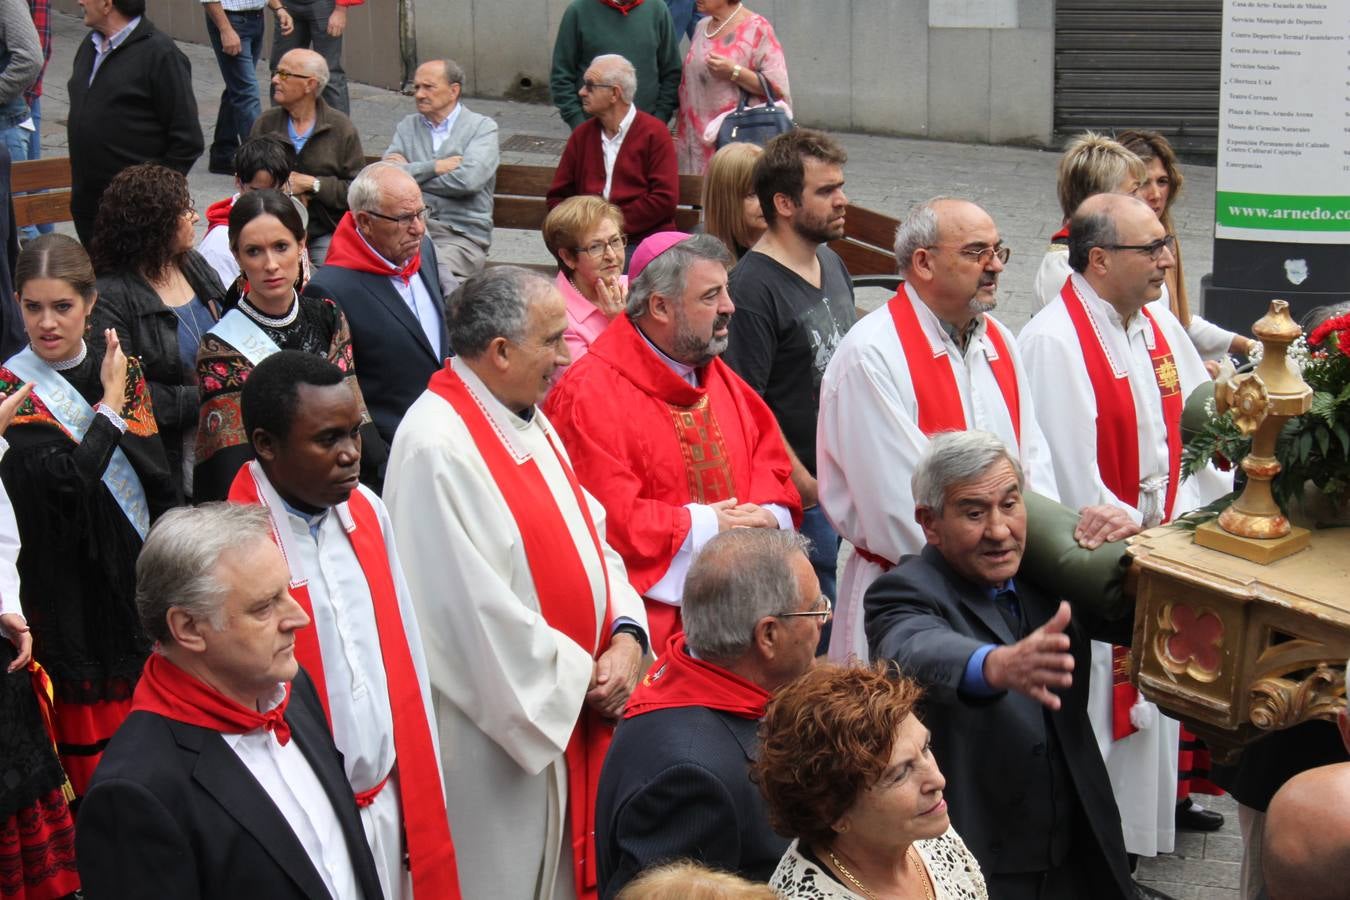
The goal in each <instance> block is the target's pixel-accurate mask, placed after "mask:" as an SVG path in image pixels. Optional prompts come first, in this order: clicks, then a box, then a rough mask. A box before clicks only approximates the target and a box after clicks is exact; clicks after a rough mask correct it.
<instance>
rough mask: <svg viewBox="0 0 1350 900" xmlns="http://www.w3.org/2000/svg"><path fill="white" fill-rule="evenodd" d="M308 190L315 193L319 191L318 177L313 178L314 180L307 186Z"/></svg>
mask: <svg viewBox="0 0 1350 900" xmlns="http://www.w3.org/2000/svg"><path fill="white" fill-rule="evenodd" d="M309 192H310V193H311V194H317V193H318V192H319V179H317V178H315V179H314V182H313V183H312V184H311V185H310V186H309Z"/></svg>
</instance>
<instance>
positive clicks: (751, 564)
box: [681, 528, 810, 663]
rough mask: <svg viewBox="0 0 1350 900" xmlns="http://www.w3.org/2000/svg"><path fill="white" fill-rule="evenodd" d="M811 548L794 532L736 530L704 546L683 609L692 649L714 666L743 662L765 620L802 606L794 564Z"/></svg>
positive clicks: (692, 571) (686, 587)
mask: <svg viewBox="0 0 1350 900" xmlns="http://www.w3.org/2000/svg"><path fill="white" fill-rule="evenodd" d="M809 546H810V544H809V542H808V541H807V540H806V539H805V538H803V537H801V536H800V535H798V534H797V533H796V532H793V531H779V530H777V529H769V528H733V529H732V530H730V531H724V532H722V533H721V534H719V535H717V536H716V537H714V538H713V539H712V540H711V541H709V542H708V543H707V544H705V545H704V547H703V549H702V550H701V551H700V552H699V554H698V556H696V557H694V562H693V565H691V566H690V567H689V575H688V576H687V577H686V578H685V581H684V601H683V605H682V607H681V612H682V618H683V620H684V635H685V640H686V641H687V642H688V646H689V649H690V650H692V651H693V652H694V654H695V655H697V656H698V658H699V659H704V660H707V661H709V662H713V663H730V662H733V661H735V660H737V659H739V658H740V657H741V656H742V655H743V654H744V653H745V652H746V651H747V650H749V649H750V645H751V643H752V642H753V640H754V636H755V623H756V622H758V621H759V620H760V619H763V618H764V617H765V616H774V615H778V614H779V613H785V612H795V611H796V610H797V608H798V607H799V606H800V605H801V598H800V596H799V592H798V588H797V576H796V575H795V574H793V571H792V560H793V558H795V557H796V556H797V554H799V553H806V552H807V548H808V547H809Z"/></svg>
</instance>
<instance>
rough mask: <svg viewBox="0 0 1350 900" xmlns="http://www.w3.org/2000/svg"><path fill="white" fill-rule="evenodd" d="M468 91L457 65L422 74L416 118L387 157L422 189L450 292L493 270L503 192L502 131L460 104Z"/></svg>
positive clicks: (407, 120) (417, 80)
mask: <svg viewBox="0 0 1350 900" xmlns="http://www.w3.org/2000/svg"><path fill="white" fill-rule="evenodd" d="M463 90H464V69H463V68H462V67H461V66H460V65H459V63H457V62H455V61H454V60H452V59H433V60H432V61H431V62H426V63H423V64H422V65H420V66H418V67H417V71H416V72H415V73H414V74H413V100H414V101H415V102H416V104H417V112H415V113H413V114H411V115H408V116H405V117H404V118H403V121H401V122H399V123H398V127H397V128H395V129H394V139H393V141H392V142H391V143H390V144H389V149H388V150H386V151H384V158H385V159H386V160H387V161H389V162H392V163H398V164H399V165H401V166H403V168H404V171H406V172H407V173H408V174H409V175H411V176H412V177H413V178H414V179H415V180H416V181H417V183H418V185H420V186H421V188H422V199H423V201H424V202H425V203H426V205H427V215H428V220H427V234H429V235H430V236H431V240H432V242H433V243H434V244H435V245H436V259H437V263H438V264H439V266H440V273H441V286H442V287H444V288H445V289H446V291H447V292H449V291H450V290H453V288H454V285H457V284H458V283H459V282H460V281H461V280H462V279H465V278H468V277H469V276H470V275H473V274H475V273H477V272H480V271H482V269H483V265H484V264H485V263H486V262H487V254H488V250H489V248H490V247H491V246H492V191H493V190H494V189H495V188H496V186H497V162H498V159H499V150H498V146H497V123H496V121H495V120H493V119H492V118H491V117H490V116H484V115H481V114H479V113H476V112H474V111H472V110H471V109H469V108H468V107H467V106H465V105H464V104H462V103H460V102H459V98H460V93H461V92H462V91H463ZM447 296H448V293H447Z"/></svg>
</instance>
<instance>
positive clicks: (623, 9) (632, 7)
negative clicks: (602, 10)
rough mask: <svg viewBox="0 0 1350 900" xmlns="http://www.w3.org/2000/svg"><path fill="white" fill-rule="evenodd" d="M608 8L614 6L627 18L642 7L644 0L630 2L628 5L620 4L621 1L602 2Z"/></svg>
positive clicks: (603, 0)
mask: <svg viewBox="0 0 1350 900" xmlns="http://www.w3.org/2000/svg"><path fill="white" fill-rule="evenodd" d="M600 2H601V3H603V4H605V5H606V6H612V7H613V8H614V9H617V10H618V11H619V12H621V13H623V14H624V15H625V16H626V15H628V14H629V13H630V12H632V11H633V10H635V9H637V8H638V7H639V6H641V5H642V0H629V2H628V3H620V2H619V0H600Z"/></svg>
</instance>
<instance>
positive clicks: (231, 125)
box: [206, 10, 265, 172]
mask: <svg viewBox="0 0 1350 900" xmlns="http://www.w3.org/2000/svg"><path fill="white" fill-rule="evenodd" d="M225 16H226V18H228V19H229V20H230V27H231V28H233V29H234V30H235V33H236V34H238V35H239V52H238V53H237V54H235V55H234V56H230V55H228V54H226V53H225V51H224V50H222V49H221V46H220V30H219V29H218V28H216V25H215V23H214V22H212V21H211V17H210V16H207V17H206V33H207V35H208V36H209V37H210V38H211V48H212V49H213V50H215V51H216V64H217V65H219V66H220V75H221V77H222V78H224V79H225V90H224V92H222V93H221V95H220V111H219V112H218V113H216V133H215V137H214V138H213V139H212V141H211V154H210V157H209V162H210V164H211V168H213V169H228V170H229V171H231V172H233V171H234V151H235V150H237V149H238V148H239V145H240V144H242V143H243V142H244V141H246V140H247V139H248V133H249V132H250V131H252V130H253V122H254V120H255V119H257V118H258V115H259V114H260V113H261V112H262V103H261V102H260V101H259V100H258V60H259V59H261V58H262V51H263V27H264V25H265V23H264V22H263V12H262V10H258V11H256V12H227V13H225Z"/></svg>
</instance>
